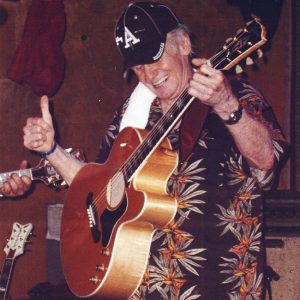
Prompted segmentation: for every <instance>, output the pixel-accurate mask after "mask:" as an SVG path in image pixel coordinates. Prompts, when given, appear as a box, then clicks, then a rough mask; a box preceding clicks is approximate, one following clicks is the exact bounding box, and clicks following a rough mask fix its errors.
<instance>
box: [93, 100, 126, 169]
mask: <svg viewBox="0 0 300 300" xmlns="http://www.w3.org/2000/svg"><path fill="white" fill-rule="evenodd" d="M128 102H129V99H127V100H126V101H125V102H124V103H122V105H121V106H120V107H119V108H118V109H117V110H116V111H115V114H114V116H113V119H112V121H111V122H110V124H109V125H108V126H107V129H106V133H105V134H104V136H103V137H102V139H101V142H100V146H99V151H98V156H97V159H96V162H97V163H104V162H105V161H106V160H107V158H108V156H109V153H110V151H111V148H112V146H113V143H114V141H115V139H116V138H117V136H118V134H119V131H120V123H121V120H122V116H123V114H124V112H125V110H126V107H127V106H128Z"/></svg>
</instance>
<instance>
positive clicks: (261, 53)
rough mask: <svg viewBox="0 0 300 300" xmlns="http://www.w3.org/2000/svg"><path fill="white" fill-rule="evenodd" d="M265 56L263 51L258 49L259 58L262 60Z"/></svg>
mask: <svg viewBox="0 0 300 300" xmlns="http://www.w3.org/2000/svg"><path fill="white" fill-rule="evenodd" d="M263 55H264V53H263V51H262V50H261V49H257V57H258V58H262V57H263Z"/></svg>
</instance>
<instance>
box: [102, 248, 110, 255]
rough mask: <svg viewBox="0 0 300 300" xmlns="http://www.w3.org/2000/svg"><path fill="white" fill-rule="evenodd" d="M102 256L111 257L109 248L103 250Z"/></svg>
mask: <svg viewBox="0 0 300 300" xmlns="http://www.w3.org/2000/svg"><path fill="white" fill-rule="evenodd" d="M100 254H101V255H104V256H109V255H110V251H109V249H108V248H103V249H102V250H101V251H100Z"/></svg>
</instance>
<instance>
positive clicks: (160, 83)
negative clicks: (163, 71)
mask: <svg viewBox="0 0 300 300" xmlns="http://www.w3.org/2000/svg"><path fill="white" fill-rule="evenodd" d="M167 78H168V76H164V77H162V78H160V79H159V80H157V81H155V82H153V85H154V86H155V87H158V86H160V85H162V84H163V83H164V82H165V81H166V80H167Z"/></svg>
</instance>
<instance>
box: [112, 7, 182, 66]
mask: <svg viewBox="0 0 300 300" xmlns="http://www.w3.org/2000/svg"><path fill="white" fill-rule="evenodd" d="M179 24H180V22H179V20H178V18H177V17H176V16H175V14H174V13H173V12H172V11H171V10H170V9H169V8H168V7H167V6H165V5H163V4H161V3H158V2H135V3H131V4H129V5H128V7H127V8H126V9H125V11H124V12H123V14H122V15H121V16H120V18H119V20H118V22H117V25H116V29H115V40H116V44H117V46H118V48H119V50H120V52H121V55H122V57H123V59H124V71H126V70H127V69H128V68H130V67H133V66H136V65H143V64H151V63H154V62H156V61H158V60H159V59H160V58H161V56H162V54H163V52H164V49H165V44H166V36H167V33H168V32H170V31H172V30H173V29H175V28H177V27H178V25H179Z"/></svg>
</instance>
